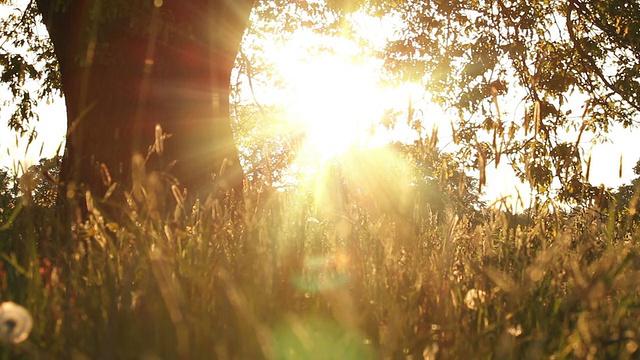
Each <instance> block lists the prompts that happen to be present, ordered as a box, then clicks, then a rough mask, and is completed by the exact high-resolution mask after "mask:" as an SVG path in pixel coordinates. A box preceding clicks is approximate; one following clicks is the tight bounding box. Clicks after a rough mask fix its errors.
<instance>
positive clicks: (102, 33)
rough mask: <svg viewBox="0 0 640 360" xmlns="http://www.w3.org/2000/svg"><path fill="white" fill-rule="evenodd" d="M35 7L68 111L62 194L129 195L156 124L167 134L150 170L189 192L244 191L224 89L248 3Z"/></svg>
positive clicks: (207, 0) (51, 1)
mask: <svg viewBox="0 0 640 360" xmlns="http://www.w3.org/2000/svg"><path fill="white" fill-rule="evenodd" d="M140 3H144V4H140ZM37 4H38V8H39V10H40V11H41V13H42V14H43V20H44V23H45V24H46V26H47V28H48V30H49V34H50V37H51V40H52V41H53V45H54V49H55V53H56V56H57V58H58V61H59V64H60V73H61V79H62V89H63V92H64V95H65V101H66V106H67V125H68V135H67V142H66V149H65V155H64V159H63V164H62V171H61V184H62V186H63V187H62V188H61V191H62V193H63V194H66V196H67V197H70V198H73V195H74V194H75V193H80V194H83V193H84V190H85V189H86V190H89V191H91V193H92V194H93V197H94V198H100V197H102V196H104V195H105V192H106V191H107V189H108V188H109V187H110V186H111V185H112V184H113V183H118V184H119V185H123V186H124V188H125V189H128V188H130V186H131V185H132V170H133V172H134V173H135V172H136V169H135V168H136V166H137V165H134V167H133V169H132V165H131V164H132V159H133V157H134V156H136V154H140V155H141V156H142V158H146V157H147V155H148V154H149V148H150V146H152V145H153V144H154V141H155V138H156V136H155V135H154V134H155V133H156V131H155V129H156V125H160V127H161V129H162V130H163V132H164V133H166V134H168V135H169V137H168V138H167V139H166V141H164V142H163V144H164V146H163V147H162V153H161V154H160V152H159V151H155V152H154V153H153V154H152V155H151V156H150V157H149V158H148V160H147V162H146V167H147V168H151V169H153V170H163V171H166V173H168V174H171V175H172V176H175V178H177V179H178V180H179V182H180V185H181V186H183V187H186V188H187V189H188V191H189V193H191V194H198V195H201V196H202V195H206V194H211V193H212V191H214V189H218V190H220V189H222V190H224V191H228V190H234V191H235V192H236V194H241V192H242V178H243V176H242V169H241V166H240V162H239V159H238V153H237V149H236V148H235V145H234V142H233V136H232V132H231V125H230V119H229V82H230V75H231V70H232V68H233V64H234V59H235V56H236V54H237V51H238V47H239V44H240V41H241V39H242V34H243V32H244V29H245V27H246V25H247V21H248V17H249V13H250V11H251V8H252V5H253V0H189V1H178V0H164V2H163V1H160V0H156V1H155V2H154V1H151V0H148V1H145V2H139V1H130V0H121V1H109V2H107V1H99V0H68V1H60V0H37ZM154 4H155V5H156V6H154ZM156 150H159V149H158V148H156ZM137 159H141V158H140V157H137ZM172 164H173V165H172ZM221 168H224V169H225V170H224V172H223V173H221V172H220V170H221ZM133 177H134V178H135V174H134V176H133ZM214 178H215V180H212V179H214ZM214 184H215V186H214ZM78 190H81V191H78ZM218 190H215V191H218ZM215 195H218V194H215Z"/></svg>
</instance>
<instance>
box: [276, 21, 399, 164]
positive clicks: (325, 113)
mask: <svg viewBox="0 0 640 360" xmlns="http://www.w3.org/2000/svg"><path fill="white" fill-rule="evenodd" d="M309 44H314V47H316V46H317V44H321V45H320V46H321V47H323V48H324V49H326V51H324V52H321V53H316V51H315V50H314V49H313V48H311V47H310V45H309ZM357 50H358V45H357V44H354V43H353V41H350V40H348V39H345V38H330V37H328V36H323V35H318V34H314V33H311V32H303V31H301V32H299V33H298V34H296V36H295V37H293V38H292V39H291V40H290V41H288V42H287V43H286V44H285V45H284V46H283V47H282V48H280V49H278V51H277V54H278V57H277V59H276V64H277V70H278V72H279V73H280V75H281V76H282V77H283V78H284V79H285V81H286V84H287V85H286V90H284V92H283V93H282V94H281V95H279V96H280V97H281V100H283V101H284V102H285V106H286V108H287V109H288V115H289V117H290V118H289V126H290V127H291V128H292V129H295V130H296V131H298V132H299V133H300V134H301V135H302V137H303V138H304V147H303V149H302V154H303V155H304V157H305V158H306V160H307V161H308V160H313V161H319V162H324V161H327V160H329V159H331V158H334V157H336V156H339V155H341V154H344V153H345V152H346V151H347V150H348V149H350V148H352V147H359V148H366V147H368V146H375V145H379V144H375V142H374V141H373V138H372V136H373V135H374V134H375V132H376V127H377V125H378V123H379V121H380V119H381V118H382V116H383V114H384V110H385V108H387V107H389V106H390V104H389V101H387V100H388V99H389V98H390V97H389V89H385V88H383V87H381V86H380V84H379V81H378V79H379V76H377V75H379V73H380V70H381V63H380V60H377V59H374V58H371V57H363V56H360V54H358V52H357Z"/></svg>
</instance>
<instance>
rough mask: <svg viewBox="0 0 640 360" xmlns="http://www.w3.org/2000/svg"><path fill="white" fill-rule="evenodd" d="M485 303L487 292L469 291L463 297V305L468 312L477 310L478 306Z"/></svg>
mask: <svg viewBox="0 0 640 360" xmlns="http://www.w3.org/2000/svg"><path fill="white" fill-rule="evenodd" d="M485 301H487V292H486V291H484V290H478V289H471V290H469V291H467V295H465V296H464V304H465V305H466V306H467V308H469V309H470V310H478V306H479V305H480V304H484V302H485Z"/></svg>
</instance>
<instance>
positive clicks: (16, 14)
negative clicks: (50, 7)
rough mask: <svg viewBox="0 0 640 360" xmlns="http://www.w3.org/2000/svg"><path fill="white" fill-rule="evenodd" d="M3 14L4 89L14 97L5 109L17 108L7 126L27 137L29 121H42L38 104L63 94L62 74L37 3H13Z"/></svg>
mask: <svg viewBox="0 0 640 360" xmlns="http://www.w3.org/2000/svg"><path fill="white" fill-rule="evenodd" d="M0 10H1V11H3V12H6V13H7V15H6V16H3V17H2V19H0V39H2V41H1V42H0V86H2V87H0V89H3V90H4V88H6V89H7V90H9V92H10V94H11V96H12V98H10V99H8V100H5V101H4V102H3V106H2V108H3V109H11V108H12V106H10V105H14V106H15V110H14V112H13V113H12V114H11V115H10V116H9V122H8V124H7V125H8V126H9V128H11V129H14V130H16V131H18V132H20V133H21V134H22V135H24V134H25V133H26V132H27V131H28V126H27V125H28V124H29V121H31V120H37V119H38V114H36V113H35V112H34V110H35V107H36V106H37V105H38V102H39V101H40V100H46V101H49V100H50V99H51V98H53V97H54V96H56V95H59V94H60V92H61V87H62V84H61V80H60V73H59V71H58V63H57V60H56V58H55V54H54V51H53V47H52V45H51V42H50V40H49V37H48V36H47V32H46V30H45V29H44V26H43V25H42V23H41V19H40V17H39V15H38V14H39V13H38V11H37V8H36V4H35V1H29V2H17V3H15V4H14V2H11V1H10V2H8V3H4V4H0ZM1 113H2V112H0V114H1ZM34 135H35V134H33V133H31V134H30V136H32V137H33V136H34Z"/></svg>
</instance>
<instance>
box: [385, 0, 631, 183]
mask: <svg viewBox="0 0 640 360" xmlns="http://www.w3.org/2000/svg"><path fill="white" fill-rule="evenodd" d="M380 6H382V7H383V8H384V5H380ZM380 6H378V7H376V6H374V7H373V8H374V9H379V8H380ZM384 10H385V11H391V12H393V13H394V14H396V15H397V16H398V17H400V18H401V19H402V23H403V25H404V27H403V29H402V34H401V38H400V39H398V40H396V41H394V42H392V43H391V44H389V46H388V48H387V68H388V69H389V71H390V72H391V73H392V74H393V75H394V77H396V76H397V77H399V78H400V79H402V80H411V81H419V82H422V83H423V84H424V85H425V86H426V88H427V90H428V91H430V92H432V93H433V94H435V95H436V96H435V98H436V99H437V100H438V101H439V102H440V103H441V104H442V105H443V106H445V107H447V108H450V109H452V110H455V111H456V112H457V113H458V115H459V119H458V121H457V122H456V128H457V134H456V135H457V136H456V135H454V137H455V139H456V141H458V142H460V143H461V144H462V145H464V146H463V148H462V155H465V158H467V159H468V158H471V159H474V158H481V159H482V161H480V162H476V163H475V164H474V165H475V166H477V167H483V166H486V164H488V163H489V162H490V161H495V162H499V161H500V159H501V157H505V156H506V157H507V158H508V159H509V160H510V162H511V163H512V164H513V166H514V168H515V169H516V170H517V172H518V174H519V176H520V177H521V178H522V179H523V180H528V181H529V183H530V184H531V185H532V187H533V188H534V189H537V190H538V191H539V192H541V193H548V191H549V189H550V185H551V182H552V180H553V179H557V180H559V181H560V182H561V185H562V186H563V187H570V186H571V185H570V184H572V183H576V182H577V181H581V179H582V176H583V162H585V160H584V159H583V154H582V153H581V151H580V148H579V145H580V141H581V139H582V138H583V137H584V133H588V132H590V133H594V134H596V135H599V134H602V133H606V132H607V131H608V130H609V128H610V126H611V125H612V124H614V123H621V124H623V125H624V126H625V127H627V126H631V125H633V124H634V123H635V120H634V119H635V117H636V116H637V110H638V109H639V108H640V101H639V99H638V97H637V94H638V90H639V89H638V84H640V83H639V82H638V79H639V78H640V73H639V72H638V71H639V69H640V65H639V64H640V53H638V47H637V43H638V35H637V34H638V33H637V32H634V31H633V30H634V29H636V28H637V27H638V26H640V25H639V24H640V8H639V7H638V4H637V3H635V2H628V1H618V0H608V1H582V0H572V1H569V2H566V1H534V2H531V1H517V0H516V1H505V0H493V1H453V2H451V1H444V2H443V1H412V0H407V1H398V2H393V4H392V5H389V6H386V8H385V9H384ZM601 69H606V70H601ZM396 81H397V80H396ZM503 99H504V100H503ZM505 102H512V103H514V104H515V103H518V104H519V107H521V108H517V109H512V108H511V107H509V108H507V110H505V107H504V103H505ZM580 104H582V106H581V107H580V108H578V105H580ZM483 134H486V135H483ZM571 138H573V139H571ZM481 182H482V181H481Z"/></svg>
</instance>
